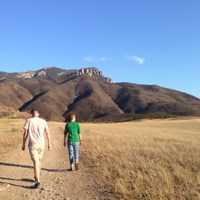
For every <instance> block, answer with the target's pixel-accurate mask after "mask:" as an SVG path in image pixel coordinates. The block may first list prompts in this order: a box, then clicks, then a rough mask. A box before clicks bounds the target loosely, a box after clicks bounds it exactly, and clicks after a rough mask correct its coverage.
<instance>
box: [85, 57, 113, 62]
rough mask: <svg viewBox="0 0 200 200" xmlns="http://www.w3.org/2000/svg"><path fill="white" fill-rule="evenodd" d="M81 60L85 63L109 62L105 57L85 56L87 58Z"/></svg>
mask: <svg viewBox="0 0 200 200" xmlns="http://www.w3.org/2000/svg"><path fill="white" fill-rule="evenodd" d="M83 60H85V61H87V62H106V61H109V60H110V59H109V58H107V57H95V56H87V57H84V58H83Z"/></svg>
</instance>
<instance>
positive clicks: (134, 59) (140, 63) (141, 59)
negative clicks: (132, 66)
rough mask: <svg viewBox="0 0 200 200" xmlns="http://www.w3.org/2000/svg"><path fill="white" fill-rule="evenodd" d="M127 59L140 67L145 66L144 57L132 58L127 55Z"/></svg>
mask: <svg viewBox="0 0 200 200" xmlns="http://www.w3.org/2000/svg"><path fill="white" fill-rule="evenodd" d="M126 58H127V59H128V60H132V61H134V62H136V63H137V64H138V65H143V64H144V58H142V57H138V56H135V55H134V56H131V55H127V56H126Z"/></svg>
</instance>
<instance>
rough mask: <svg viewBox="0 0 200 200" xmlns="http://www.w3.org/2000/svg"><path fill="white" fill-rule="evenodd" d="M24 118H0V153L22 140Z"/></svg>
mask: <svg viewBox="0 0 200 200" xmlns="http://www.w3.org/2000/svg"><path fill="white" fill-rule="evenodd" d="M23 124H24V120H21V119H0V154H2V153H6V152H8V151H10V150H11V149H13V147H15V146H16V145H18V144H19V142H20V141H22V133H23Z"/></svg>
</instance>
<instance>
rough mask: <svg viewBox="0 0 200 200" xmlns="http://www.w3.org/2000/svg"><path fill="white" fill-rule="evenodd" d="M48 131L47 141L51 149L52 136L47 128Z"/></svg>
mask: <svg viewBox="0 0 200 200" xmlns="http://www.w3.org/2000/svg"><path fill="white" fill-rule="evenodd" d="M45 133H46V138H47V142H48V150H51V136H50V133H49V131H47V130H45Z"/></svg>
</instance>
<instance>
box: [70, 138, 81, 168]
mask: <svg viewBox="0 0 200 200" xmlns="http://www.w3.org/2000/svg"><path fill="white" fill-rule="evenodd" d="M68 151H69V162H70V165H72V164H73V162H74V159H75V161H78V156H79V153H78V151H79V142H68Z"/></svg>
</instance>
